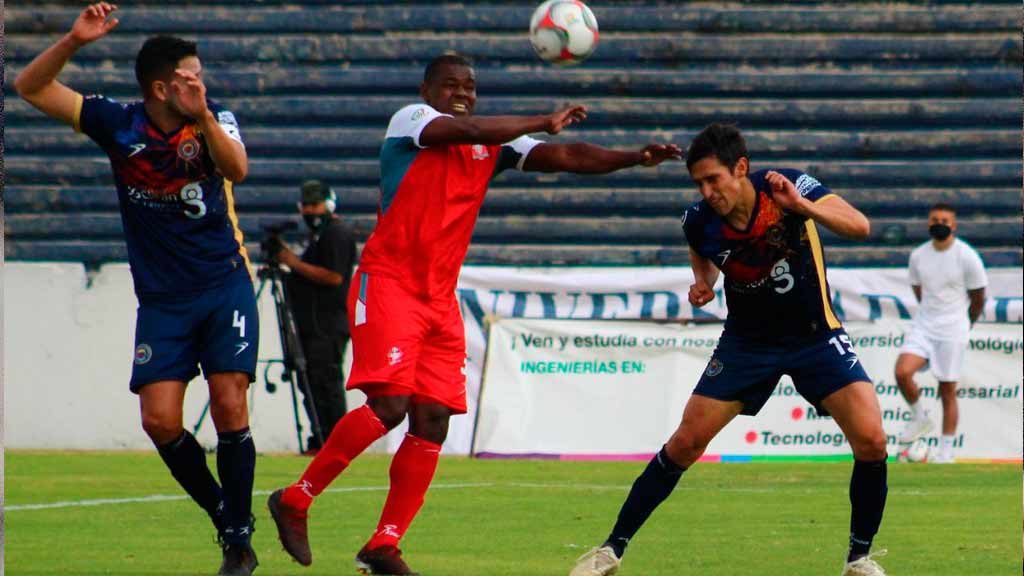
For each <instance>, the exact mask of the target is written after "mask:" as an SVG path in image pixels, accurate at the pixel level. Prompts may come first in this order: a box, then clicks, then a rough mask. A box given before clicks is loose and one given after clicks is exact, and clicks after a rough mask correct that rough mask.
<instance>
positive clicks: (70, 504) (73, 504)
mask: <svg viewBox="0 0 1024 576" xmlns="http://www.w3.org/2000/svg"><path fill="white" fill-rule="evenodd" d="M488 486H494V484H492V483H489V482H481V483H476V484H437V485H434V486H431V487H430V488H431V489H432V490H433V489H438V490H458V489H462V488H486V487H488ZM387 489H388V487H387V486H350V487H345V488H328V489H327V490H324V492H381V491H384V490H387ZM271 492H272V491H271V490H253V491H252V495H253V496H268V495H270V493H271ZM188 498H189V497H188V495H186V494H154V495H152V496H138V497H135V498H97V499H95V500H65V501H62V502H48V503H46V504H15V505H13V506H5V507H4V510H6V511H8V512H16V511H18V510H53V509H57V508H83V507H88V506H106V505H113V504H145V503H148V502H170V501H174V500H188Z"/></svg>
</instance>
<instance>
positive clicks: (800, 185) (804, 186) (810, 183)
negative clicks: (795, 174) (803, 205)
mask: <svg viewBox="0 0 1024 576" xmlns="http://www.w3.org/2000/svg"><path fill="white" fill-rule="evenodd" d="M793 185H794V186H796V191H797V192H799V193H800V195H801V196H807V194H808V193H810V191H811V190H814V189H815V188H817V187H818V186H821V182H818V181H817V180H815V179H814V178H813V177H812V176H808V175H807V174H802V175H801V176H800V177H799V178H797V179H796V182H794V183H793Z"/></svg>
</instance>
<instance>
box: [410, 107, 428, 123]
mask: <svg viewBox="0 0 1024 576" xmlns="http://www.w3.org/2000/svg"><path fill="white" fill-rule="evenodd" d="M426 114H427V109H426V108H423V107H419V108H417V109H416V111H415V112H413V113H412V121H413V122H415V121H417V120H419V119H420V118H423V116H425V115H426Z"/></svg>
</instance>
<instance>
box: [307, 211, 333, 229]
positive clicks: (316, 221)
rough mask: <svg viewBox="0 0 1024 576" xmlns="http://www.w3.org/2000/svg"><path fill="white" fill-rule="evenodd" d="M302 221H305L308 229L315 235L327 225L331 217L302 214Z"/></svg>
mask: <svg viewBox="0 0 1024 576" xmlns="http://www.w3.org/2000/svg"><path fill="white" fill-rule="evenodd" d="M302 219H303V220H305V221H306V226H309V229H310V230H311V231H313V232H314V233H316V232H319V231H320V230H321V229H323V227H324V226H326V225H327V223H328V222H329V221H330V219H331V217H330V216H329V215H327V214H303V215H302Z"/></svg>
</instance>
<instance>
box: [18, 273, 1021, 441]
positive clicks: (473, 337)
mask: <svg viewBox="0 0 1024 576" xmlns="http://www.w3.org/2000/svg"><path fill="white" fill-rule="evenodd" d="M989 277H990V281H991V284H990V287H989V295H990V298H991V300H990V301H989V303H988V305H987V306H986V309H985V314H984V319H985V320H986V321H1001V322H1011V323H1020V322H1021V320H1022V315H1024V301H1022V299H1021V295H1022V293H1024V278H1022V272H1021V270H1020V269H1019V268H1018V269H1009V268H1003V269H993V270H989ZM88 280H89V278H88V277H87V275H86V272H85V270H84V268H83V267H82V266H81V265H80V264H53V263H25V262H14V263H8V264H7V265H6V268H5V270H4V283H5V286H4V294H3V298H4V332H3V335H4V344H3V345H4V357H5V360H6V374H5V377H6V379H5V388H6V403H5V409H6V410H5V414H4V418H5V425H6V438H5V439H6V444H7V446H9V447H12V448H50V449H125V448H126V449H149V448H150V444H149V441H148V439H147V438H146V436H145V434H144V433H143V432H142V429H141V427H140V425H139V415H138V404H137V402H138V399H137V397H136V396H135V395H134V394H132V393H131V392H129V391H128V380H129V377H130V375H131V366H132V357H133V352H134V350H133V343H134V329H135V308H136V305H137V303H136V299H135V296H134V294H133V292H132V283H131V276H130V274H129V271H128V267H127V265H125V264H116V265H109V266H105V267H103V268H102V269H100V270H99V271H98V272H97V273H95V274H94V275H93V276H92V282H91V284H89V282H88ZM829 280H830V284H831V286H832V289H833V301H834V302H835V303H836V304H837V308H838V307H839V306H838V305H840V304H841V307H842V309H843V310H844V317H845V319H846V320H849V321H857V320H875V319H876V316H877V318H878V319H885V318H896V317H898V316H899V314H900V313H901V312H902V313H903V314H907V313H910V314H912V313H913V312H914V310H915V308H916V302H915V301H914V298H913V295H912V294H911V293H910V289H909V286H907V282H906V270H905V269H842V268H838V269H830V270H829ZM691 282H692V273H691V271H690V270H689V268H685V267H666V268H660V267H650V268H571V267H553V268H529V269H517V268H505V267H467V268H464V269H463V271H462V275H461V277H460V284H459V290H460V297H461V298H462V311H463V318H464V321H465V323H466V335H467V355H468V357H469V361H468V364H467V369H468V370H467V397H468V400H469V404H470V405H469V413H468V414H466V415H463V416H457V417H455V418H453V419H452V422H451V427H450V431H449V435H448V440H447V441H446V442H445V451H446V452H448V453H456V454H466V453H468V452H469V449H470V444H471V440H472V434H473V422H474V418H475V414H476V402H477V399H478V396H479V386H480V373H481V371H482V366H483V357H484V351H485V349H486V341H485V338H484V324H485V323H486V316H488V315H494V316H501V317H521V318H590V319H595V318H603V319H616V318H617V319H629V318H649V319H653V320H658V319H670V320H685V319H689V318H693V317H694V316H695V315H697V314H698V311H695V310H692V309H691V308H690V307H689V305H688V304H686V289H687V287H688V286H689V284H690V283H691ZM582 287H585V288H582ZM599 297H600V306H599V305H598V303H599ZM1007 297H1010V298H1009V300H1008V299H1007ZM670 303H671V305H670ZM599 308H600V311H599ZM700 313H701V314H704V315H712V316H717V317H719V318H722V317H724V315H725V313H726V310H725V307H724V302H723V301H722V300H721V299H720V298H719V299H716V301H715V302H713V303H712V304H709V305H708V306H707V307H705V308H704V310H702V311H700ZM260 332H261V334H260V336H261V337H260V353H259V359H260V361H261V363H260V365H259V367H258V372H259V373H258V380H257V382H256V384H255V385H254V386H253V388H252V389H251V393H252V403H251V409H252V415H251V422H252V428H253V433H254V436H255V438H256V446H257V449H258V450H260V451H294V450H296V449H297V441H296V437H295V423H294V417H293V415H292V405H291V397H290V395H289V394H288V390H287V389H286V388H283V387H282V388H281V389H279V390H278V392H277V393H276V394H268V393H267V392H266V388H265V382H264V378H263V366H264V364H263V363H264V362H265V361H266V360H268V359H275V358H277V359H279V358H280V357H281V354H280V345H279V342H278V335H277V320H276V317H275V314H274V307H273V302H272V301H271V299H270V296H269V294H264V295H263V297H262V298H261V300H260ZM346 360H347V361H348V362H350V361H351V354H348V355H347V357H346ZM346 373H347V368H346ZM873 376H874V377H875V378H876V379H877V378H883V379H884V378H885V377H886V375H885V374H878V375H873ZM206 398H207V391H206V386H205V382H204V381H203V380H202V379H201V378H200V379H196V380H194V381H193V382H192V384H191V385H190V387H189V391H188V395H187V397H186V406H185V425H186V426H187V427H189V428H191V426H192V425H193V423H194V422H195V421H196V418H197V417H198V415H199V413H200V411H201V410H202V407H203V405H204V403H205V402H206ZM363 402H364V398H363V396H362V394H361V393H358V392H355V393H351V394H350V396H349V401H348V405H349V407H350V408H353V407H356V406H359V405H361V404H362V403H363ZM300 414H302V416H301V418H302V421H303V426H304V428H305V429H306V430H307V432H308V426H306V425H305V415H304V413H303V412H302V410H301V408H300ZM402 434H403V431H402V429H399V430H396V431H394V432H392V433H391V434H390V435H389V436H388V437H387V438H386V439H384V440H382V441H380V442H378V443H377V444H376V445H375V446H374V447H373V449H374V450H384V449H387V450H394V449H395V448H397V446H398V443H399V442H400V440H401V435H402ZM199 438H200V441H201V442H203V443H204V444H205V445H207V446H213V445H214V444H215V443H216V436H215V433H214V430H213V425H212V422H210V421H209V420H207V421H206V423H204V425H203V428H202V430H201V433H200V434H199Z"/></svg>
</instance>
